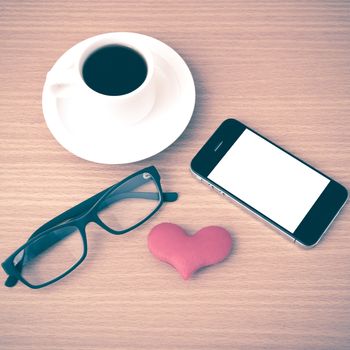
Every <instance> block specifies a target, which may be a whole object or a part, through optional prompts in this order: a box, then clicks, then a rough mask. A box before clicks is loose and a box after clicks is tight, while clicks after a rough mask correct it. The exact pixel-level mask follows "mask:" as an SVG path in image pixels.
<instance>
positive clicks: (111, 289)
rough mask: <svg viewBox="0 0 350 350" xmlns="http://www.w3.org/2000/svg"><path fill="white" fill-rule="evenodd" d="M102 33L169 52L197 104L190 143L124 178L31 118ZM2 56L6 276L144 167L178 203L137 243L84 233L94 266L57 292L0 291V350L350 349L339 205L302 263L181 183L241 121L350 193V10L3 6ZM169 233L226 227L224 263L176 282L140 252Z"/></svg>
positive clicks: (249, 222)
mask: <svg viewBox="0 0 350 350" xmlns="http://www.w3.org/2000/svg"><path fill="white" fill-rule="evenodd" d="M111 31H135V32H140V33H145V34H148V35H151V36H154V37H156V38H158V39H160V40H163V41H164V42H166V43H167V44H169V45H170V46H172V47H173V48H174V49H176V50H177V51H178V52H179V53H180V54H181V55H182V56H183V57H184V59H185V60H186V61H187V63H188V65H189V67H190V68H191V70H192V72H193V75H194V79H195V83H196V88H197V101H196V108H195V112H194V115H193V119H192V121H191V123H190V125H189V127H188V128H187V129H186V131H185V132H184V134H183V135H182V136H181V137H180V138H179V139H178V140H177V141H176V142H175V143H174V144H173V145H172V146H171V147H169V148H168V149H167V150H165V151H164V152H162V153H161V154H159V155H156V156H154V157H152V158H150V159H147V160H145V161H142V162H138V163H136V164H130V165H123V166H117V165H116V166H108V165H99V164H93V163H89V162H87V161H84V160H81V159H79V158H77V157H75V156H73V155H71V154H69V153H68V152H67V151H65V150H64V149H63V148H62V147H61V146H60V145H59V144H58V143H57V142H56V141H55V140H54V139H53V137H52V136H51V134H50V132H49V131H48V129H47V127H46V125H45V122H44V119H43V116H42V111H41V91H42V86H43V83H44V79H45V74H46V72H47V71H48V70H49V69H50V67H51V66H52V65H53V63H54V62H55V60H56V59H57V58H58V57H59V56H60V55H61V54H62V53H63V52H64V51H65V50H67V49H68V48H70V47H71V46H72V45H74V44H75V43H76V42H78V41H80V40H83V39H85V38H87V37H90V36H92V35H95V34H99V33H103V32H111ZM0 47H1V53H0V67H1V68H0V78H1V84H0V138H1V142H0V162H1V171H0V195H1V197H0V216H1V221H0V260H1V261H2V260H4V259H5V258H6V257H7V256H8V255H9V254H10V253H12V251H14V250H15V249H16V248H17V247H18V246H19V245H20V244H22V243H23V242H24V241H25V240H26V238H27V237H28V236H29V235H30V233H31V232H32V231H33V230H34V229H35V228H36V227H38V226H39V225H40V224H42V223H43V222H45V221H46V220H48V219H49V218H51V217H52V216H54V215H56V214H58V213H59V212H61V211H63V210H65V209H66V208H69V207H70V206H72V205H74V204H75V203H77V202H79V201H81V200H82V199H84V198H86V197H88V196H90V195H91V194H93V193H95V192H97V191H99V190H101V189H103V188H104V187H106V186H108V185H110V184H112V183H114V182H116V181H118V180H119V179H122V178H123V177H125V176H127V175H128V174H130V173H131V172H133V171H135V170H137V169H140V168H141V167H143V166H147V165H149V164H155V165H156V166H157V167H158V168H159V170H160V173H161V175H162V180H163V181H162V182H163V187H164V188H165V189H167V190H173V191H179V193H180V198H179V200H178V201H177V202H175V203H170V204H167V205H165V206H164V207H163V208H162V210H161V212H160V213H159V215H157V216H156V217H155V218H154V219H153V220H152V221H151V222H149V223H147V224H145V225H144V226H142V227H141V228H139V229H137V230H135V231H134V232H132V233H130V234H129V235H125V236H121V237H114V236H112V235H108V234H105V233H104V232H103V231H102V230H101V229H99V228H98V227H95V226H92V225H91V226H90V227H89V234H88V238H89V255H88V258H87V260H86V261H85V263H84V264H83V265H82V266H81V268H79V269H78V270H77V271H75V273H73V274H71V275H70V276H69V278H66V279H64V280H62V282H60V283H58V284H56V285H53V286H51V287H48V288H46V289H43V290H37V291H33V290H30V289H28V288H26V287H25V286H23V285H18V286H16V287H15V288H13V289H7V288H5V287H0V349H1V350H14V349H21V350H66V349H67V350H68V349H69V350H72V349H74V350H75V349H77V350H78V349H84V350H87V349H91V350H92V349H99V350H104V349H106V350H107V349H108V350H109V349H110V350H112V349H125V350H136V349H153V350H155V349H160V350H175V349H182V350H184V349H191V350H196V349H210V350H213V349H215V350H216V349H217V350H221V349H250V350H254V349H269V350H273V349H276V350H277V349H278V350H280V349H290V350H292V349H293V350H295V349H300V350H304V349H307V350H312V349H324V350H330V349H337V350H338V349H349V348H350V331H349V329H350V239H349V232H350V216H349V207H348V206H346V207H345V208H344V210H343V212H342V213H341V215H340V216H339V218H338V219H337V220H336V221H335V222H334V224H333V226H332V228H331V229H330V231H329V233H328V234H327V235H326V237H325V239H324V240H323V241H322V242H321V244H320V245H319V246H318V247H316V248H314V249H312V250H303V249H302V248H299V247H298V246H295V245H293V244H291V243H290V242H289V241H287V240H285V239H283V238H282V237H281V236H280V235H278V234H276V231H275V230H274V229H272V228H271V227H270V226H268V225H267V224H264V223H263V222H261V221H259V220H257V219H256V218H255V217H253V216H252V215H251V214H250V213H248V212H247V211H245V210H243V209H242V208H240V207H238V206H236V205H232V204H231V203H230V202H228V201H227V200H225V199H223V198H221V197H220V196H219V195H218V194H216V193H215V192H213V191H211V190H209V189H208V188H207V187H205V186H203V185H202V184H200V183H199V182H198V181H196V179H194V178H193V177H192V176H191V174H190V172H189V162H190V160H191V158H192V157H193V155H194V154H195V153H196V151H197V150H198V149H199V148H200V146H201V145H202V144H203V143H204V142H205V141H206V139H207V138H208V136H209V135H210V134H211V133H212V132H213V130H214V129H215V128H216V127H217V125H218V124H219V123H220V122H221V121H222V120H223V119H225V118H226V117H228V116H232V115H234V116H236V117H238V118H239V119H240V120H242V121H243V122H244V123H247V124H248V125H250V126H251V127H253V128H255V129H257V130H259V131H260V132H261V133H262V134H264V135H266V136H267V137H269V138H271V139H272V140H273V141H275V142H276V143H278V144H280V145H281V146H282V147H285V148H286V149H288V150H289V151H291V152H293V153H295V154H296V155H297V156H300V157H301V158H303V159H305V160H306V161H308V162H310V163H311V164H312V165H314V166H315V167H317V168H319V169H321V170H322V171H324V172H325V173H327V174H329V175H330V176H332V177H334V178H335V179H337V180H338V181H340V182H341V183H343V184H344V185H345V186H347V187H349V185H350V169H349V165H350V145H349V138H350V118H349V115H350V65H349V57H350V3H349V2H348V1H345V0H344V1H321V0H320V1H277V0H276V1H274V0H263V1H190V0H188V1H176V2H175V1H136V0H130V1H113V0H101V1H62V0H59V1H58V0H52V1H43V0H32V1H19V0H2V1H1V2H0ZM116 151H117V150H116ZM163 221H172V222H174V223H177V224H180V225H182V226H183V227H184V228H185V229H187V230H188V231H189V232H195V231H197V230H198V229H199V228H200V227H203V226H206V225H209V224H216V225H222V226H224V227H225V228H226V229H228V230H229V231H230V232H231V233H232V236H233V239H234V251H233V254H232V255H231V256H230V257H229V258H228V259H227V260H226V261H225V262H224V263H222V264H220V265H218V266H216V267H213V268H208V269H204V270H203V271H202V272H200V273H199V274H198V275H197V276H196V277H195V278H194V279H192V280H189V281H186V282H184V281H183V280H182V279H181V278H180V277H179V275H178V274H177V273H176V272H175V271H173V270H172V269H171V268H170V267H169V266H167V265H165V264H161V263H159V262H158V261H156V260H155V259H154V258H153V257H152V256H151V255H150V254H149V252H148V250H147V245H146V238H147V234H148V232H149V231H150V229H151V227H152V226H153V225H155V224H158V223H160V222H163ZM0 277H1V280H4V279H5V274H4V273H3V272H0Z"/></svg>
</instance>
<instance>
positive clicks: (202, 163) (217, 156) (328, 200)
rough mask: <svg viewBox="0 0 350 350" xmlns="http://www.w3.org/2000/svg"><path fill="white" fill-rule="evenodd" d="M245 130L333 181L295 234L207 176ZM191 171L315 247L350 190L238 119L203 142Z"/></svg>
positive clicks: (193, 161)
mask: <svg viewBox="0 0 350 350" xmlns="http://www.w3.org/2000/svg"><path fill="white" fill-rule="evenodd" d="M245 129H248V130H250V131H252V132H254V133H255V134H257V135H258V136H260V137H262V138H263V139H264V140H266V141H267V142H269V143H271V144H272V145H274V146H275V147H277V148H279V149H280V150H282V151H283V152H285V153H287V154H288V155H290V156H291V157H293V158H295V159H297V160H298V161H300V162H301V163H303V164H305V165H306V166H308V167H309V168H311V169H313V170H314V171H316V172H317V173H319V174H321V175H323V176H324V177H326V178H327V179H329V180H330V182H329V183H328V185H327V187H326V188H325V189H324V191H323V192H322V194H321V195H320V196H319V198H318V199H317V201H316V202H315V204H314V205H313V206H312V208H311V209H310V210H309V212H308V213H307V214H306V216H305V217H304V219H303V220H302V222H301V223H300V224H299V226H298V227H297V229H296V230H295V231H294V232H293V233H292V232H290V231H288V230H286V229H285V228H284V227H282V226H280V225H279V224H278V223H276V222H275V221H273V220H271V219H270V218H268V217H267V216H265V215H264V214H262V213H261V212H259V211H258V210H256V209H255V208H253V207H252V206H250V205H249V204H248V203H245V202H244V201H242V200H241V199H240V198H238V197H236V196H235V195H234V194H233V193H231V192H229V191H227V190H226V189H225V188H222V187H221V186H220V185H219V184H217V183H215V182H213V181H211V180H210V179H208V175H209V174H210V172H211V171H212V170H213V169H214V167H215V166H216V165H217V164H218V162H219V161H220V160H221V158H222V157H223V156H224V155H225V154H226V152H227V151H228V150H229V149H230V148H231V146H232V145H233V144H234V143H235V142H236V141H237V139H238V138H239V137H240V135H241V134H242V133H243V131H244V130H245ZM191 170H192V171H193V172H194V173H195V174H196V175H198V176H199V177H201V178H204V179H205V180H206V181H207V182H208V183H211V184H212V185H214V186H215V187H216V188H218V189H219V190H220V191H222V192H223V193H225V194H226V195H228V196H229V197H231V198H233V199H234V200H236V201H237V202H239V203H241V204H242V205H244V206H245V207H247V208H248V209H250V210H251V211H252V212H254V213H255V214H257V215H259V216H260V217H262V218H263V219H264V220H266V221H267V222H269V223H271V224H272V225H274V226H276V227H277V228H278V229H279V230H281V231H283V232H284V233H286V234H287V235H289V236H290V237H291V238H292V239H294V240H296V241H298V242H299V243H301V244H302V245H304V246H307V247H312V246H314V245H316V244H317V243H318V242H319V240H320V239H321V237H322V236H323V234H324V233H325V232H326V230H327V228H328V226H329V225H330V224H331V223H332V221H333V220H334V218H335V217H336V215H337V214H338V212H339V211H340V209H341V208H342V207H343V205H344V204H345V202H346V200H347V197H348V192H347V190H346V188H345V187H344V186H342V185H341V184H339V183H338V182H336V181H335V180H333V179H332V178H330V177H329V176H327V175H325V174H323V173H322V172H320V171H319V170H317V169H315V168H314V167H312V166H311V165H309V164H307V163H305V162H304V161H303V160H301V159H299V158H298V157H296V156H294V155H293V154H291V153H289V152H288V151H286V150H285V149H283V148H282V147H280V146H278V145H276V144H275V143H273V142H272V141H270V140H269V139H267V138H266V137H264V136H262V135H260V134H259V133H258V132H256V131H255V130H253V129H251V128H249V127H248V126H246V125H244V124H242V123H241V122H239V121H238V120H236V119H231V118H230V119H226V120H225V121H224V122H223V123H222V124H221V125H220V126H219V127H218V128H217V129H216V131H215V132H214V133H213V134H212V136H211V137H210V138H209V140H208V141H207V142H206V143H205V144H204V146H203V147H202V148H201V149H200V150H199V152H198V153H197V154H196V155H195V157H194V158H193V159H192V162H191Z"/></svg>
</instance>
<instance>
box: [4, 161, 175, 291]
mask: <svg viewBox="0 0 350 350" xmlns="http://www.w3.org/2000/svg"><path fill="white" fill-rule="evenodd" d="M177 197H178V194H177V193H175V192H163V191H162V187H161V184H160V175H159V173H158V171H157V169H156V168H155V167H154V166H150V167H148V168H145V169H142V170H140V171H138V172H136V173H134V174H133V175H130V176H129V177H127V178H126V179H124V180H123V181H121V182H119V183H117V184H115V185H113V186H111V187H109V188H107V189H105V190H103V191H102V192H100V193H98V194H96V195H94V196H92V197H91V198H89V199H87V200H85V201H84V202H82V203H80V204H78V205H76V206H75V207H73V208H71V209H69V210H67V211H65V212H64V213H62V214H61V215H59V216H57V217H55V218H54V219H52V220H50V221H49V222H47V223H46V224H44V225H42V226H41V227H40V228H38V229H37V230H36V231H35V232H34V233H33V234H32V235H31V236H30V237H29V239H28V241H27V242H26V243H25V244H23V245H22V246H21V247H20V248H18V249H17V250H16V251H15V252H14V253H13V254H11V255H10V256H9V257H8V258H7V259H6V260H5V261H4V262H3V263H2V267H3V269H4V270H5V272H6V273H7V274H8V275H9V277H8V278H7V280H6V282H5V285H6V286H7V287H13V286H15V285H16V283H17V282H18V281H21V282H23V283H24V284H25V285H26V286H28V287H30V288H42V287H45V286H47V285H49V284H52V283H55V282H57V281H58V280H60V279H61V278H63V277H64V276H66V275H68V274H69V273H70V272H72V271H73V270H74V269H75V268H77V267H78V266H79V265H80V264H81V263H82V262H83V260H84V259H85V257H86V255H87V239H86V231H85V228H86V226H87V224H88V223H90V222H95V223H96V224H98V225H99V226H100V227H102V228H103V229H105V230H106V231H108V232H109V233H112V234H116V235H120V234H123V233H126V232H129V231H131V230H133V229H135V228H136V227H138V226H140V225H141V224H143V223H144V222H145V221H146V220H148V219H149V218H150V217H151V216H152V215H154V214H155V213H156V212H157V211H158V210H159V209H160V207H161V206H162V204H163V203H164V202H173V201H176V200H177Z"/></svg>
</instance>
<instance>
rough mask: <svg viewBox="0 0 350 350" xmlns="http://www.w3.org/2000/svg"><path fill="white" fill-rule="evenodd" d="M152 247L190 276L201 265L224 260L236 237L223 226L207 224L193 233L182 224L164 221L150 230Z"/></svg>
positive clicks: (166, 260)
mask: <svg viewBox="0 0 350 350" xmlns="http://www.w3.org/2000/svg"><path fill="white" fill-rule="evenodd" d="M148 249H149V250H150V252H151V253H152V254H153V255H154V256H155V257H157V258H158V259H159V260H161V261H165V262H167V263H169V264H170V265H172V266H174V267H175V268H176V270H177V271H178V272H179V273H180V274H181V275H182V277H183V278H184V279H188V278H190V277H191V275H192V274H193V273H194V272H195V271H197V270H198V269H200V268H201V267H204V266H209V265H213V264H216V263H218V262H220V261H222V260H224V259H225V258H226V257H227V256H228V255H229V253H230V252H231V249H232V238H231V235H230V234H229V233H228V232H227V231H226V230H225V229H224V228H222V227H219V226H208V227H204V228H202V229H201V230H199V231H198V232H197V233H196V234H194V235H193V236H189V235H187V234H186V232H185V231H184V230H183V229H182V228H181V227H180V226H178V225H175V224H171V223H162V224H159V225H157V226H155V227H153V229H152V230H151V232H150V233H149V235H148Z"/></svg>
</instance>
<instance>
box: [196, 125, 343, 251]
mask: <svg viewBox="0 0 350 350" xmlns="http://www.w3.org/2000/svg"><path fill="white" fill-rule="evenodd" d="M191 170H192V172H193V173H194V174H195V175H196V176H197V177H198V178H199V179H200V180H201V181H204V182H205V183H207V184H208V185H209V186H211V187H213V188H214V189H216V190H218V191H219V192H220V193H221V194H223V195H226V196H228V197H230V198H231V199H233V200H234V201H236V202H238V203H240V204H242V205H243V206H245V207H247V208H248V209H250V210H251V211H252V212H254V213H255V214H257V215H258V216H260V217H261V218H263V219H264V220H266V221H267V222H269V223H271V224H272V225H274V226H275V227H277V228H278V229H279V230H280V231H282V232H283V233H285V234H287V235H288V236H289V237H290V238H291V239H292V240H293V241H294V242H298V243H300V244H301V245H303V246H305V247H313V246H315V245H316V244H317V243H318V242H319V241H320V239H321V237H322V236H323V235H324V233H325V232H326V230H327V229H328V227H329V226H330V224H331V223H332V221H333V220H334V218H335V217H336V216H337V214H338V213H339V211H340V209H341V208H342V207H343V206H344V204H345V202H346V200H347V198H348V192H347V190H346V188H345V187H344V186H342V185H340V184H339V183H338V182H336V181H334V180H333V179H331V178H330V177H329V176H327V175H325V174H323V173H321V172H320V171H319V170H316V169H315V168H313V167H312V166H310V165H308V164H306V163H305V162H303V161H302V160H300V159H298V158H297V157H295V156H293V155H292V154H290V153H289V152H287V151H285V150H284V149H283V148H281V147H279V146H277V145H276V144H274V143H273V142H271V141H270V140H268V139H267V138H265V137H264V136H262V135H260V134H258V133H257V132H256V131H254V130H253V129H251V128H249V127H247V126H246V125H244V124H242V123H241V122H239V121H238V120H235V119H227V120H225V121H224V122H223V123H222V124H221V125H220V126H219V128H218V129H217V130H216V131H215V132H214V134H213V135H212V136H211V137H210V138H209V140H208V141H207V142H206V144H205V145H204V146H203V147H202V148H201V149H200V151H199V152H198V153H197V154H196V156H195V157H194V158H193V160H192V162H191Z"/></svg>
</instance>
